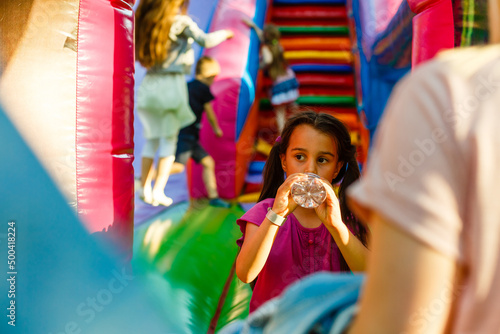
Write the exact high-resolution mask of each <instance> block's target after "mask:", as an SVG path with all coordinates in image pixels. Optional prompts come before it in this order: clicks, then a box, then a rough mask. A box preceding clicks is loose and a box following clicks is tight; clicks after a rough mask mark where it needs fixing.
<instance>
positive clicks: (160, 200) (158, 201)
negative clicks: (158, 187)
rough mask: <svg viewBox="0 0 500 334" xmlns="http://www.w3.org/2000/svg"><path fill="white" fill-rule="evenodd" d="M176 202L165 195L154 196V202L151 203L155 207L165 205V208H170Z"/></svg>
mask: <svg viewBox="0 0 500 334" xmlns="http://www.w3.org/2000/svg"><path fill="white" fill-rule="evenodd" d="M173 202H174V201H173V200H172V199H171V198H170V197H167V196H165V194H153V200H152V202H151V205H153V206H158V205H163V206H170V205H172V203H173Z"/></svg>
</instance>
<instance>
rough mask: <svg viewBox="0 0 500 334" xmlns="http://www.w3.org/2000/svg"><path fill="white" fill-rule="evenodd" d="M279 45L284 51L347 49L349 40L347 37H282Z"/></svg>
mask: <svg viewBox="0 0 500 334" xmlns="http://www.w3.org/2000/svg"><path fill="white" fill-rule="evenodd" d="M280 42H281V45H282V46H283V48H284V49H285V51H288V52H289V51H294V50H300V51H302V50H315V51H320V50H328V51H349V52H350V50H351V41H350V39H349V38H348V37H302V38H295V37H283V38H282V39H281V40H280Z"/></svg>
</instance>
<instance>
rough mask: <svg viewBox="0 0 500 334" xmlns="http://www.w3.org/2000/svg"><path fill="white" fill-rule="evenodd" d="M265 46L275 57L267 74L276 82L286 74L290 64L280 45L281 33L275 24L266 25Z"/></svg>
mask: <svg viewBox="0 0 500 334" xmlns="http://www.w3.org/2000/svg"><path fill="white" fill-rule="evenodd" d="M263 36H264V44H265V45H266V46H267V47H268V48H269V51H271V54H272V55H273V61H272V62H271V64H269V66H268V68H267V73H268V74H269V76H270V77H271V79H272V80H273V81H274V80H276V78H277V77H278V76H280V75H284V74H286V70H287V67H288V63H287V62H286V60H285V56H284V55H283V47H282V46H281V44H280V38H281V33H280V31H279V29H278V27H276V26H275V25H274V24H272V23H270V24H266V25H265V26H264V29H263Z"/></svg>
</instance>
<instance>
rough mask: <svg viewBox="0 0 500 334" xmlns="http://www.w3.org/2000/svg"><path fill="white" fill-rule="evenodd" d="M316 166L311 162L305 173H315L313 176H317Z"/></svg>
mask: <svg viewBox="0 0 500 334" xmlns="http://www.w3.org/2000/svg"><path fill="white" fill-rule="evenodd" d="M316 172H317V171H316V164H315V163H314V161H310V162H309V163H308V164H307V166H306V169H305V171H304V173H313V174H317V173H316Z"/></svg>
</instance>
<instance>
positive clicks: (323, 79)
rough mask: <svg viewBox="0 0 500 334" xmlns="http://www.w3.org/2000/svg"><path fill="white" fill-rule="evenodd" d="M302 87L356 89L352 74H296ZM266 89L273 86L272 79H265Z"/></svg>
mask: <svg viewBox="0 0 500 334" xmlns="http://www.w3.org/2000/svg"><path fill="white" fill-rule="evenodd" d="M295 75H296V76H297V80H298V81H299V83H300V85H301V86H330V87H339V86H340V87H346V88H347V87H354V78H353V76H352V74H322V73H296V74H295ZM263 86H264V89H267V88H268V87H269V86H271V79H269V78H265V80H264V84H263Z"/></svg>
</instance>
